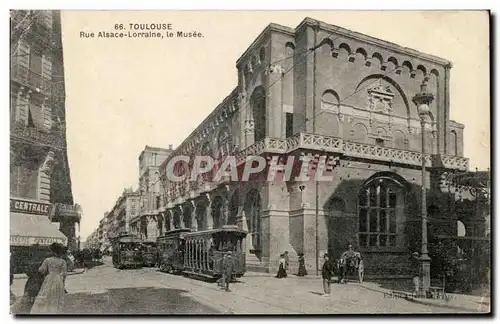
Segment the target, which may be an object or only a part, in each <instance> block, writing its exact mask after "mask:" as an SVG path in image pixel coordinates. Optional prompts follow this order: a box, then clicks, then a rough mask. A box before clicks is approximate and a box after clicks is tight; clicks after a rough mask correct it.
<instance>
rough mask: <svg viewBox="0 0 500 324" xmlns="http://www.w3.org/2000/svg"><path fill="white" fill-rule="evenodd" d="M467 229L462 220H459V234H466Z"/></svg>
mask: <svg viewBox="0 0 500 324" xmlns="http://www.w3.org/2000/svg"><path fill="white" fill-rule="evenodd" d="M466 233H467V231H466V230H465V225H464V223H462V221H459V220H458V221H457V236H460V237H462V236H465V234H466Z"/></svg>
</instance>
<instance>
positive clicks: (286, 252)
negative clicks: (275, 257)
mask: <svg viewBox="0 0 500 324" xmlns="http://www.w3.org/2000/svg"><path fill="white" fill-rule="evenodd" d="M284 257H285V270H286V272H288V267H289V266H290V257H289V256H288V251H285V253H284Z"/></svg>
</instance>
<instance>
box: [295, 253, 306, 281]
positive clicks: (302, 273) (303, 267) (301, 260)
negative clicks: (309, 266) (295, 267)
mask: <svg viewBox="0 0 500 324" xmlns="http://www.w3.org/2000/svg"><path fill="white" fill-rule="evenodd" d="M297 276H299V277H304V276H307V270H306V261H305V258H304V253H299V273H298V274H297Z"/></svg>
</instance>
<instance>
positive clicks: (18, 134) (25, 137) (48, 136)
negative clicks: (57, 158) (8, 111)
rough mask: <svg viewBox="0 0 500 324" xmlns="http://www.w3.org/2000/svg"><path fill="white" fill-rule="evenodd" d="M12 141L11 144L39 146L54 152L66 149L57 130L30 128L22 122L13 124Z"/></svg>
mask: <svg viewBox="0 0 500 324" xmlns="http://www.w3.org/2000/svg"><path fill="white" fill-rule="evenodd" d="M10 140H11V143H24V144H28V145H38V146H43V147H48V148H51V149H53V150H63V149H64V147H65V142H64V139H63V134H61V131H59V130H57V129H53V130H51V131H46V130H41V129H39V128H37V127H30V126H28V125H26V124H24V123H22V122H11V124H10Z"/></svg>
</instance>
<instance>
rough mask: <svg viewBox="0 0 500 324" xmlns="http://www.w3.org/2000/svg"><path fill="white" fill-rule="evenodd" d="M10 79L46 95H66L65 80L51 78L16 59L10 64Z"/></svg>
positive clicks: (56, 96) (57, 96)
mask: <svg viewBox="0 0 500 324" xmlns="http://www.w3.org/2000/svg"><path fill="white" fill-rule="evenodd" d="M10 79H11V80H13V81H15V82H18V83H19V84H20V85H22V86H25V87H28V88H30V89H32V90H33V91H35V92H38V93H41V94H42V95H44V96H46V97H52V98H54V97H55V98H56V99H57V98H60V97H64V80H63V79H61V80H52V79H51V80H49V79H47V78H46V77H44V76H42V75H41V74H38V73H36V72H33V71H31V70H30V69H28V68H26V67H24V66H21V65H19V64H17V63H16V62H15V61H13V62H12V63H11V66H10Z"/></svg>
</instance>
